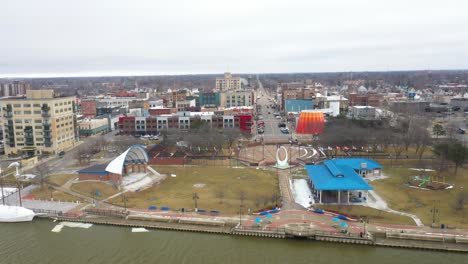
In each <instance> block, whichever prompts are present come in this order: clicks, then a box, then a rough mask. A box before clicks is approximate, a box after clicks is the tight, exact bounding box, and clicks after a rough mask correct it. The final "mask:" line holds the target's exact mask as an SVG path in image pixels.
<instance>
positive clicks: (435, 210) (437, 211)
mask: <svg viewBox="0 0 468 264" xmlns="http://www.w3.org/2000/svg"><path fill="white" fill-rule="evenodd" d="M432 202H433V205H432V209H431V213H432V227H434V226H435V215H436V213H437V214H438V213H439V209H437V208H436V206H435V203H436V200H433V201H432ZM437 202H438V201H437Z"/></svg>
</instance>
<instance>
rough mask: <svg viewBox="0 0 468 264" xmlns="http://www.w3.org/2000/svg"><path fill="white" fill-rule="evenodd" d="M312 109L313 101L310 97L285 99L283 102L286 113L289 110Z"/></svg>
mask: <svg viewBox="0 0 468 264" xmlns="http://www.w3.org/2000/svg"><path fill="white" fill-rule="evenodd" d="M312 109H314V101H313V100H312V99H307V100H298V99H294V100H293V99H291V100H285V102H284V111H285V112H286V113H289V112H297V113H299V112H301V111H302V110H312Z"/></svg>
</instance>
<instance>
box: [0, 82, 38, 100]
mask: <svg viewBox="0 0 468 264" xmlns="http://www.w3.org/2000/svg"><path fill="white" fill-rule="evenodd" d="M28 90H31V84H29V83H27V82H23V81H12V82H7V83H0V97H8V96H23V95H26V91H28Z"/></svg>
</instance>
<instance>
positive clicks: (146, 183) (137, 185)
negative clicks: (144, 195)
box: [124, 176, 153, 192]
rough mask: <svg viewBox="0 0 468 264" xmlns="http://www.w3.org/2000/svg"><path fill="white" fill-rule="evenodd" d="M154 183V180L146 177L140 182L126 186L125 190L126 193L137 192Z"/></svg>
mask: <svg viewBox="0 0 468 264" xmlns="http://www.w3.org/2000/svg"><path fill="white" fill-rule="evenodd" d="M125 178H126V177H124V179H125ZM152 182H153V180H152V179H151V178H150V177H148V176H145V177H143V178H141V179H140V180H139V181H136V182H132V183H130V184H128V185H126V186H124V190H125V191H132V192H135V191H136V190H138V189H141V188H142V187H144V186H149V185H151V183H152Z"/></svg>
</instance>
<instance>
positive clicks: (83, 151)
mask: <svg viewBox="0 0 468 264" xmlns="http://www.w3.org/2000/svg"><path fill="white" fill-rule="evenodd" d="M91 157H92V150H91V148H90V147H89V146H87V144H86V143H84V144H83V145H81V146H79V147H78V149H77V151H76V153H75V159H76V161H77V162H78V164H80V165H83V164H89V162H90V161H91Z"/></svg>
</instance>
